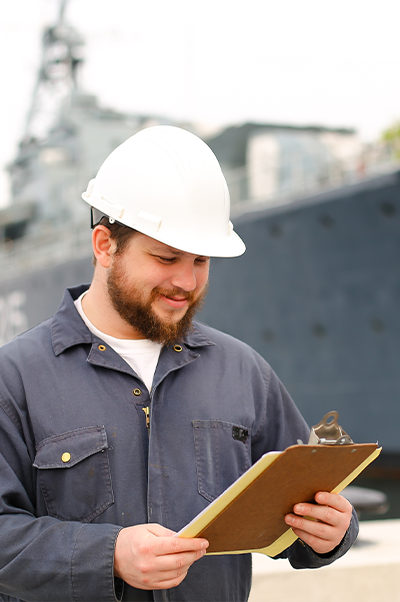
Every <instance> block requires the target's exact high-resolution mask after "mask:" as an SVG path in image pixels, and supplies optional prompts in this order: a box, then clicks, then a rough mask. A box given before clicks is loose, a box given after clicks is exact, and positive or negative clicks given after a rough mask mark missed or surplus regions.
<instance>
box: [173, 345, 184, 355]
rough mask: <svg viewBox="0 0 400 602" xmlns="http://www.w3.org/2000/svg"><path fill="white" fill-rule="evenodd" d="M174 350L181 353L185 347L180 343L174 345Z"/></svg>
mask: <svg viewBox="0 0 400 602" xmlns="http://www.w3.org/2000/svg"><path fill="white" fill-rule="evenodd" d="M174 351H176V352H177V353H180V352H181V351H183V348H182V347H181V346H180V345H174Z"/></svg>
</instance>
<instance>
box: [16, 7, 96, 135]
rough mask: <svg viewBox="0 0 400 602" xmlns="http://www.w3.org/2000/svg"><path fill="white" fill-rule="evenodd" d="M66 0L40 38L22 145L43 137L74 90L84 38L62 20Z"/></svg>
mask: <svg viewBox="0 0 400 602" xmlns="http://www.w3.org/2000/svg"><path fill="white" fill-rule="evenodd" d="M67 3H68V0H61V1H60V6H59V13H58V19H57V21H56V23H55V24H54V25H51V26H49V27H47V28H46V29H45V30H44V32H43V38H42V57H41V64H40V68H39V71H38V75H37V80H36V83H35V88H34V91H33V96H32V102H31V106H30V110H29V112H28V115H27V119H26V124H25V130H24V135H23V138H22V142H21V146H22V147H23V146H26V145H29V144H30V143H32V142H33V141H40V140H43V139H44V138H45V137H46V134H47V133H48V131H49V130H50V129H51V126H52V125H53V123H54V122H55V120H56V118H57V116H58V115H59V113H60V106H61V104H62V103H63V102H66V101H67V100H68V98H70V97H71V94H73V92H74V91H76V89H77V86H78V82H77V73H78V68H79V66H80V65H81V63H82V52H81V51H82V46H83V44H84V41H83V38H82V37H81V36H80V35H79V33H78V32H77V31H76V30H75V29H74V28H73V27H71V26H70V25H68V24H67V23H66V22H65V18H64V15H65V12H66V7H67Z"/></svg>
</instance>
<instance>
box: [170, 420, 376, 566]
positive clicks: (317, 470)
mask: <svg viewBox="0 0 400 602" xmlns="http://www.w3.org/2000/svg"><path fill="white" fill-rule="evenodd" d="M337 418H338V414H337V412H329V413H328V414H326V416H324V418H323V419H322V420H321V422H320V423H319V424H318V425H316V426H314V427H313V428H312V429H311V434H310V440H309V443H308V444H306V445H305V444H303V443H302V442H301V441H300V442H299V443H298V444H297V445H292V446H290V447H288V448H287V449H286V450H285V451H283V452H269V453H267V454H265V455H264V456H262V457H261V458H260V459H259V460H258V461H257V462H256V463H255V464H253V466H252V467H251V468H250V469H249V470H247V471H246V472H245V473H244V474H243V475H242V476H241V477H239V479H237V480H236V481H235V482H234V483H233V484H232V485H231V486H230V487H228V489H226V490H225V491H224V492H223V493H222V494H221V495H220V496H219V497H218V498H216V499H215V500H214V501H213V502H212V503H211V504H210V505H209V506H208V507H207V508H206V509H205V510H203V511H202V512H201V513H200V514H198V515H197V516H196V517H195V518H194V519H193V520H192V521H191V522H190V523H189V524H188V525H186V527H184V528H183V529H181V530H180V531H179V532H178V533H177V534H176V537H204V538H206V539H207V540H208V541H209V543H210V545H209V547H208V549H207V554H244V553H248V552H258V553H261V554H266V555H267V556H276V555H277V554H279V553H280V552H282V551H283V550H285V549H286V548H288V547H289V546H290V545H292V543H294V542H295V541H296V539H297V536H296V535H295V534H294V532H293V531H292V529H291V528H289V527H288V525H287V524H286V523H285V521H284V516H285V515H286V514H288V513H289V512H292V510H293V506H294V505H295V504H296V503H299V502H305V501H310V502H312V501H314V496H315V494H316V493H317V492H318V491H329V492H331V493H340V492H341V491H342V490H343V489H344V488H345V487H347V485H349V483H351V481H353V480H354V479H355V478H356V477H357V476H358V475H359V474H360V473H361V472H362V471H363V470H364V469H365V468H366V467H367V466H368V465H369V464H370V463H371V462H373V460H375V458H377V457H378V456H379V454H380V452H381V449H382V448H380V447H378V444H377V443H361V444H356V443H353V441H352V440H351V439H350V437H349V436H348V435H347V433H345V431H343V429H342V428H341V427H340V426H339V425H338V424H337Z"/></svg>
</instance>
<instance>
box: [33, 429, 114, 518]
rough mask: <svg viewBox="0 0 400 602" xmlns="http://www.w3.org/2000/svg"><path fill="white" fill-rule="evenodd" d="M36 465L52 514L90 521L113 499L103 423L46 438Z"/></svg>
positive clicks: (38, 447)
mask: <svg viewBox="0 0 400 602" xmlns="http://www.w3.org/2000/svg"><path fill="white" fill-rule="evenodd" d="M33 466H35V467H36V468H37V469H38V480H39V484H40V488H41V491H42V495H43V497H44V500H45V502H46V507H47V511H48V514H49V515H50V516H53V517H55V518H58V519H60V520H68V521H71V520H72V521H80V522H90V521H92V520H93V519H94V518H96V517H97V516H99V514H101V513H102V512H104V510H106V509H107V508H108V507H109V506H110V505H111V504H113V502H114V495H113V490H112V484H111V473H110V466H109V461H108V445H107V435H106V432H105V428H104V426H91V427H85V428H81V429H76V430H73V431H69V432H67V433H62V434H61V435H54V436H52V437H49V438H48V439H44V441H42V442H41V443H40V444H39V445H38V446H37V448H36V457H35V461H34V463H33Z"/></svg>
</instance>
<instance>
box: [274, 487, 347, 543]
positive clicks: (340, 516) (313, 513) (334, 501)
mask: <svg viewBox="0 0 400 602" xmlns="http://www.w3.org/2000/svg"><path fill="white" fill-rule="evenodd" d="M315 501H316V502H317V504H307V503H301V504H296V505H295V506H294V508H293V512H294V514H287V515H286V516H285V522H286V524H288V525H289V526H290V527H292V529H293V531H294V532H295V534H296V535H297V536H298V537H299V538H300V539H301V540H302V541H304V543H306V544H308V545H309V546H310V547H311V548H312V549H313V550H314V552H317V554H327V553H328V552H331V551H332V550H334V549H335V548H336V546H338V545H339V544H340V542H341V541H342V539H343V537H344V535H345V533H346V531H347V529H348V528H349V525H350V520H351V515H352V506H351V504H350V502H348V501H347V500H346V498H344V497H343V496H341V495H337V494H336V493H326V492H321V491H320V492H319V493H317V494H316V496H315ZM305 517H307V518H305ZM310 519H311V520H310Z"/></svg>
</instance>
